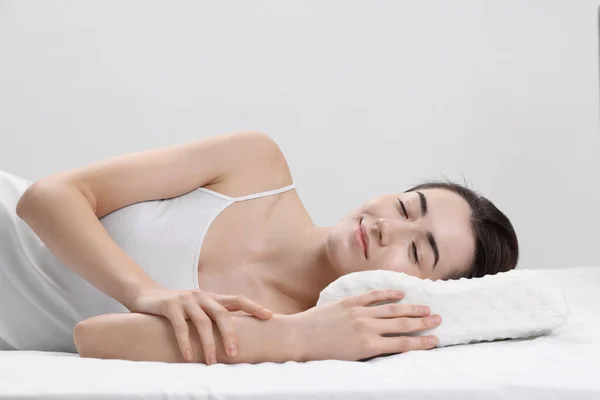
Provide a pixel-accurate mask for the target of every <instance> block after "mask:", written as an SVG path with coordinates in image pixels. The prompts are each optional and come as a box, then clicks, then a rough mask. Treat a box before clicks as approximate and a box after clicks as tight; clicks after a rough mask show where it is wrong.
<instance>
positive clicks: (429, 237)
mask: <svg viewBox="0 0 600 400" xmlns="http://www.w3.org/2000/svg"><path fill="white" fill-rule="evenodd" d="M416 192H417V194H418V195H419V200H420V201H421V215H422V216H423V217H424V216H426V215H427V198H426V197H425V195H424V194H423V193H421V192H419V191H418V190H417V191H416ZM427 241H428V242H429V245H430V246H431V250H433V258H434V262H433V268H435V266H436V265H437V263H438V261H439V260H440V252H439V250H438V245H437V242H436V241H435V238H434V237H433V234H432V233H431V232H427Z"/></svg>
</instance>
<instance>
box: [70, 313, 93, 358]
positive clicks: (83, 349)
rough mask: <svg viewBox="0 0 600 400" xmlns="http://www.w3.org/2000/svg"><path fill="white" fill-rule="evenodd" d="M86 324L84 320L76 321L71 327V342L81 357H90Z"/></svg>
mask: <svg viewBox="0 0 600 400" xmlns="http://www.w3.org/2000/svg"><path fill="white" fill-rule="evenodd" d="M88 328H89V327H88V326H87V325H86V323H85V321H81V322H78V323H77V324H76V325H75V328H73V342H74V343H75V348H77V352H78V353H79V355H80V356H81V357H91V355H90V346H89V345H88V343H89V340H88V339H89V338H88V336H89V335H88Z"/></svg>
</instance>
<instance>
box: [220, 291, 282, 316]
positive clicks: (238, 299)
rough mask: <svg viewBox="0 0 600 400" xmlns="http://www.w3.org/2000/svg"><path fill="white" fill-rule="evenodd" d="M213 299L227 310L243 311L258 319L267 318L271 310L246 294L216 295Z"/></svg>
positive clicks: (271, 313) (271, 314)
mask: <svg viewBox="0 0 600 400" xmlns="http://www.w3.org/2000/svg"><path fill="white" fill-rule="evenodd" d="M215 299H216V300H217V301H218V302H219V303H220V304H221V305H222V306H223V307H225V308H226V309H227V310H229V311H240V310H241V311H244V312H247V313H248V314H250V315H254V316H256V317H258V318H260V319H269V318H271V317H272V316H273V311H271V310H269V309H267V308H265V307H262V306H261V305H259V304H258V303H256V302H254V301H252V300H250V299H249V298H247V297H246V296H216V297H215Z"/></svg>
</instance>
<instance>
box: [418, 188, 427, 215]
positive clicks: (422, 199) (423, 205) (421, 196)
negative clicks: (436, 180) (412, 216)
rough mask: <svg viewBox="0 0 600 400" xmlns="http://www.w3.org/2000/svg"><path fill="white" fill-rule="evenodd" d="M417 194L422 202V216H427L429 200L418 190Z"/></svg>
mask: <svg viewBox="0 0 600 400" xmlns="http://www.w3.org/2000/svg"><path fill="white" fill-rule="evenodd" d="M417 194H418V195H419V199H420V200H421V215H422V216H426V215H427V198H426V197H425V195H424V194H423V193H421V192H419V191H418V190H417Z"/></svg>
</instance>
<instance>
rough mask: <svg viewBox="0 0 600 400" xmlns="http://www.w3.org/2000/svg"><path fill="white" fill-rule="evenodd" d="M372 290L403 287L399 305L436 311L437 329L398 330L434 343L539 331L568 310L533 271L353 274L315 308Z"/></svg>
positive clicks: (552, 285) (561, 320)
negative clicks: (450, 275) (433, 276)
mask: <svg viewBox="0 0 600 400" xmlns="http://www.w3.org/2000/svg"><path fill="white" fill-rule="evenodd" d="M375 289H393V290H402V291H403V292H404V293H405V296H404V297H403V298H402V299H401V300H399V301H397V303H402V304H416V305H426V306H428V307H429V308H430V309H431V314H439V315H440V316H441V317H442V323H441V324H440V325H438V326H437V327H435V328H432V329H427V330H423V331H419V332H413V333H398V335H402V336H423V335H435V336H436V337H438V339H439V344H438V347H442V346H449V345H454V344H466V343H472V342H482V341H492V340H498V339H509V338H524V337H531V336H539V335H543V334H546V333H549V332H551V331H552V330H554V329H556V328H558V327H559V326H561V325H563V324H565V323H566V322H567V318H568V314H569V311H568V307H567V302H566V298H565V295H564V292H563V290H562V288H561V287H560V285H559V284H558V283H557V282H555V281H553V280H552V279H551V278H550V277H549V276H548V275H547V274H544V273H543V272H540V271H537V270H511V271H508V272H502V273H498V274H496V275H486V276H484V277H483V278H471V279H466V278H462V279H458V280H448V281H439V280H438V281H432V280H430V279H420V278H417V277H414V276H411V275H407V274H405V273H401V272H394V271H387V270H374V271H360V272H353V273H350V274H346V275H344V276H342V277H340V278H338V279H337V280H335V281H334V282H332V283H331V284H329V286H327V287H326V288H325V289H323V291H321V294H320V296H319V300H318V302H317V306H319V305H322V304H325V303H329V302H332V301H336V300H339V299H341V298H344V297H348V296H355V295H359V294H361V293H365V292H369V291H371V290H375ZM390 302H393V301H386V302H381V303H377V304H373V305H379V304H385V303H390ZM386 336H393V335H386Z"/></svg>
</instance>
